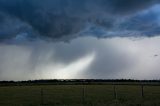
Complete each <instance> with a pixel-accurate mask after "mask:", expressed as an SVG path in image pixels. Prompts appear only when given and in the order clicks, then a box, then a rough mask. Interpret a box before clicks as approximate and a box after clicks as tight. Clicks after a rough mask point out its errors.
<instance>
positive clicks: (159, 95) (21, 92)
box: [0, 85, 160, 106]
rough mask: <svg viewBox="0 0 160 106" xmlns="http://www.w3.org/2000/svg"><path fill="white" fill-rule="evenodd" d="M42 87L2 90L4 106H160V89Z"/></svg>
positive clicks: (0, 102)
mask: <svg viewBox="0 0 160 106" xmlns="http://www.w3.org/2000/svg"><path fill="white" fill-rule="evenodd" d="M141 90H142V89H141V86H138V85H116V86H115V89H114V86H113V85H41V86H40V85H39V86H36V85H34V86H8V87H7V86H3V87H0V106H160V86H144V98H143V97H142V92H141Z"/></svg>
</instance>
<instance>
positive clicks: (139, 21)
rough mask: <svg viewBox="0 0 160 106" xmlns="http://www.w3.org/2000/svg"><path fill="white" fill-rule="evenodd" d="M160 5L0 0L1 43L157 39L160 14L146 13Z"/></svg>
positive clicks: (148, 1)
mask: <svg viewBox="0 0 160 106" xmlns="http://www.w3.org/2000/svg"><path fill="white" fill-rule="evenodd" d="M159 2H160V1H159V0H45V1H39V0H14V1H11V0H0V40H1V41H6V40H16V41H17V40H18V41H19V40H20V41H21V40H25V39H29V40H34V39H37V38H38V39H47V40H70V39H72V38H74V37H77V36H84V35H92V36H96V37H100V38H101V37H113V36H154V35H158V34H159V33H160V31H159V27H160V25H157V23H156V22H155V18H156V20H157V17H159V15H158V14H159V13H156V12H155V10H153V11H151V12H150V11H149V12H148V13H143V11H144V10H148V9H150V8H151V7H152V6H154V5H155V4H159ZM141 12H142V13H141ZM146 22H147V24H146ZM148 29H149V30H148Z"/></svg>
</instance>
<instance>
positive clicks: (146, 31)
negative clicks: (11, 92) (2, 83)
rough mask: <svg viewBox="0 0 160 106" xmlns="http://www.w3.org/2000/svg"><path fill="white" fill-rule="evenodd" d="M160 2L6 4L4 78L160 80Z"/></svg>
mask: <svg viewBox="0 0 160 106" xmlns="http://www.w3.org/2000/svg"><path fill="white" fill-rule="evenodd" d="M159 63H160V0H12V1H11V0H0V80H34V79H140V80H144V79H150V80H152V79H160V70H159V69H160V66H159Z"/></svg>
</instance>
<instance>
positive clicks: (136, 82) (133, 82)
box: [0, 79, 160, 86]
mask: <svg viewBox="0 0 160 106" xmlns="http://www.w3.org/2000/svg"><path fill="white" fill-rule="evenodd" d="M82 84H86V85H89V84H104V85H105V84H106V85H107V84H109V85H140V84H141V85H160V80H133V79H48V80H44V79H43V80H28V81H0V85H1V86H7V85H8V86H9V85H15V86H22V85H82Z"/></svg>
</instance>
